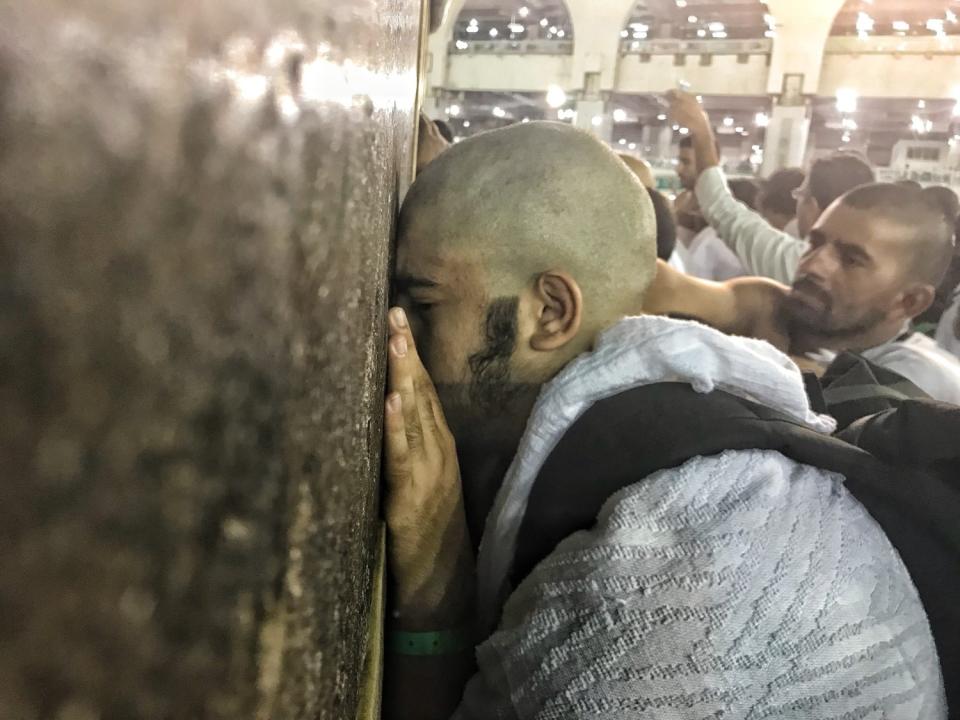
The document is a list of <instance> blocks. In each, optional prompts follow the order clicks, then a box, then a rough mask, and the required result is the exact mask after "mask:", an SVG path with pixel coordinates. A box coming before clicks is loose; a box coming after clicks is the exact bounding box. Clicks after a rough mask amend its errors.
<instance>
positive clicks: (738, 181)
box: [727, 178, 760, 210]
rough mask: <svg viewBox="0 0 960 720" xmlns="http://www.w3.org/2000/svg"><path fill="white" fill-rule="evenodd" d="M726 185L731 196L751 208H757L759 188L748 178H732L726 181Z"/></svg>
mask: <svg viewBox="0 0 960 720" xmlns="http://www.w3.org/2000/svg"><path fill="white" fill-rule="evenodd" d="M727 187H729V188H730V192H731V193H733V196H734V197H735V198H736V199H737V200H739V201H740V202H742V203H743V204H744V205H746V206H747V207H748V208H750V209H751V210H756V209H757V195H758V194H759V192H760V188H759V187H757V184H756V183H755V182H754V181H753V180H750V179H749V178H734V179H732V180H728V181H727Z"/></svg>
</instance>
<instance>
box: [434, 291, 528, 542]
mask: <svg viewBox="0 0 960 720" xmlns="http://www.w3.org/2000/svg"><path fill="white" fill-rule="evenodd" d="M519 305H520V300H519V298H517V297H505V298H498V299H496V300H494V301H493V302H491V303H490V305H489V307H488V308H487V314H486V318H485V319H484V323H483V336H484V345H483V347H482V348H481V349H480V350H479V351H478V352H476V353H473V354H472V355H470V357H469V358H468V359H467V365H468V367H469V369H470V380H469V382H468V383H462V384H450V383H447V384H438V385H437V394H438V396H439V398H440V404H441V406H442V407H443V412H444V415H445V417H446V419H447V424H448V425H449V427H450V430H451V432H452V433H453V435H454V438H456V442H457V455H458V456H459V460H460V473H461V476H462V479H463V493H464V504H465V507H466V512H467V523H468V525H469V529H470V535H471V538H472V539H473V542H474V544H475V545H476V544H477V543H479V541H480V534H481V532H482V530H483V523H484V521H485V519H486V516H487V513H488V512H489V510H490V507H491V506H492V505H493V500H494V497H495V496H496V493H497V490H498V489H499V487H500V483H501V482H502V481H503V477H504V475H505V474H506V471H507V468H508V467H509V465H510V462H511V461H512V460H513V456H514V455H515V454H516V450H517V446H518V445H519V443H520V438H521V437H522V435H523V431H524V430H525V428H526V424H527V418H528V417H529V415H530V411H531V409H532V407H533V404H534V403H535V402H536V398H537V395H538V394H539V392H540V385H539V384H536V383H518V382H515V381H512V380H511V379H510V359H511V358H512V357H513V353H514V350H516V346H517V310H518V308H519Z"/></svg>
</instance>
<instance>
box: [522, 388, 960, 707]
mask: <svg viewBox="0 0 960 720" xmlns="http://www.w3.org/2000/svg"><path fill="white" fill-rule="evenodd" d="M958 438H960V408H957V407H954V406H951V405H945V404H941V403H936V402H933V401H925V400H907V401H904V402H903V403H901V404H900V405H899V406H898V407H896V408H894V409H891V410H888V411H887V412H886V413H883V414H881V415H878V416H874V417H871V418H866V419H863V420H860V421H858V422H856V423H854V424H853V425H852V426H851V427H850V428H849V429H848V430H847V431H846V432H845V434H844V439H840V438H836V437H830V436H826V435H823V434H820V433H817V432H815V431H813V430H810V429H809V428H807V427H806V426H804V425H801V424H800V423H799V422H797V421H796V420H794V419H792V418H789V417H787V416H785V415H783V414H781V413H779V412H777V411H775V410H772V409H770V408H767V407H764V406H762V405H758V404H755V403H751V402H747V401H745V400H742V399H740V398H739V397H736V396H734V395H730V394H728V393H725V392H721V391H714V392H712V393H709V394H706V395H704V394H700V393H697V392H695V391H694V390H693V389H692V388H691V387H690V386H689V385H687V384H683V383H662V384H657V385H649V386H644V387H640V388H636V389H633V390H629V391H627V392H624V393H621V394H619V395H616V396H614V397H611V398H607V399H604V400H601V401H599V402H597V403H595V404H594V405H593V406H592V407H591V408H590V409H589V410H587V411H586V412H585V413H584V414H583V415H582V416H581V417H580V418H579V419H578V420H577V421H576V422H575V423H574V424H573V425H572V426H571V427H570V428H569V429H568V430H567V432H566V433H565V434H564V436H563V438H562V439H561V441H560V443H559V444H558V445H557V447H556V448H554V450H553V452H552V453H551V454H550V456H549V457H548V458H547V460H546V462H545V463H544V465H543V467H542V468H541V471H540V473H539V475H538V477H537V479H536V481H535V482H534V485H533V488H532V490H531V493H530V498H529V502H528V506H527V510H526V513H525V515H524V518H523V521H522V523H521V527H520V532H519V535H518V538H517V551H516V556H515V558H514V566H513V570H512V574H511V581H512V582H513V584H514V586H516V585H517V584H518V583H519V581H520V580H522V579H523V578H524V577H526V575H527V574H528V573H529V572H530V571H531V570H532V569H533V568H534V567H535V566H536V564H537V563H538V562H540V561H541V560H542V559H544V558H545V557H546V556H547V555H549V554H550V553H551V552H552V551H553V549H554V548H555V547H556V545H557V543H559V542H560V541H561V540H563V539H564V538H565V537H567V536H568V535H570V534H571V533H573V532H576V531H577V530H585V529H589V528H590V527H592V526H593V524H594V521H595V520H596V517H597V514H598V512H599V511H600V508H601V507H602V506H603V504H604V502H606V500H607V498H609V497H610V496H611V495H612V494H613V493H615V492H617V491H618V490H620V489H622V488H625V487H627V486H629V485H633V484H635V483H637V482H639V481H642V480H643V478H645V477H647V476H649V475H650V474H652V473H654V472H656V471H657V470H662V469H665V468H672V467H677V466H679V465H682V464H683V463H684V462H686V461H687V460H688V459H690V458H693V457H696V456H709V455H715V454H718V453H720V452H723V451H724V450H745V449H762V450H776V451H778V452H780V453H782V454H783V455H785V456H787V457H789V458H792V459H793V460H796V461H797V462H801V463H804V464H806V465H810V466H813V467H818V468H822V469H825V470H831V471H834V472H837V473H840V474H841V475H843V476H844V477H845V478H846V487H847V488H848V489H849V490H850V492H851V493H852V494H853V496H854V497H855V498H856V499H857V500H858V501H860V503H861V504H863V506H864V507H865V508H866V509H867V511H868V512H869V513H870V514H871V515H872V516H873V518H874V519H875V520H876V521H877V523H878V524H879V525H880V526H881V527H882V528H883V530H884V532H885V533H886V535H887V537H888V538H889V539H890V542H891V543H892V544H893V546H894V547H895V548H896V549H897V551H898V552H899V553H900V556H901V558H902V559H903V562H904V565H905V566H906V567H907V570H908V571H909V572H910V575H911V577H912V579H913V581H914V584H915V585H916V587H917V591H918V592H919V594H920V598H921V600H922V601H923V604H924V608H925V609H926V612H927V617H928V618H929V620H930V625H931V628H932V630H933V635H934V639H935V641H936V645H937V651H938V654H939V656H940V663H941V667H942V669H943V674H944V683H945V686H946V689H947V700H948V703H949V704H950V706H952V707H954V708H960V447H958V446H960V443H958V441H957V439H958ZM854 443H856V444H854ZM858 446H859V447H858ZM871 451H873V452H875V453H876V454H873V452H871Z"/></svg>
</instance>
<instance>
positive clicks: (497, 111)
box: [492, 105, 507, 118]
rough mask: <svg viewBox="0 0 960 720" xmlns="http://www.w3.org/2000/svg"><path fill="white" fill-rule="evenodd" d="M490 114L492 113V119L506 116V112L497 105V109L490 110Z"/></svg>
mask: <svg viewBox="0 0 960 720" xmlns="http://www.w3.org/2000/svg"><path fill="white" fill-rule="evenodd" d="M492 112H493V116H494V117H498V118H502V117H506V116H507V112H506V110H504V109H503V108H502V107H500V106H499V105H498V106H497V107H495V108H494V109H493V110H492Z"/></svg>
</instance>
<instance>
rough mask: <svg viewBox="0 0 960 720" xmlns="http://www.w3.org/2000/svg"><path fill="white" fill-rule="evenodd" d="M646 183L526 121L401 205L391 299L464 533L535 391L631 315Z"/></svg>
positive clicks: (643, 262)
mask: <svg viewBox="0 0 960 720" xmlns="http://www.w3.org/2000/svg"><path fill="white" fill-rule="evenodd" d="M656 232H657V231H656V222H655V220H654V210H653V204H652V202H651V200H650V196H649V195H648V194H647V191H646V189H645V188H644V187H643V185H641V183H640V181H639V180H638V179H637V178H636V177H635V176H634V174H633V173H632V172H630V170H629V169H628V168H627V166H626V165H624V163H623V162H622V161H621V160H620V158H618V157H617V156H616V154H614V153H613V152H612V151H611V150H610V149H609V148H608V147H607V146H606V145H604V144H603V143H602V142H600V141H599V140H598V139H597V138H595V137H594V136H592V135H590V134H588V133H585V132H582V131H580V130H575V129H573V128H571V127H570V126H568V125H562V124H559V123H549V122H532V123H524V124H519V125H513V126H511V127H508V128H504V129H502V130H494V131H492V132H488V133H483V134H480V135H476V136H474V137H472V138H470V139H468V140H465V141H463V142H460V143H457V144H456V145H454V146H453V147H452V148H450V149H449V150H447V151H446V152H444V153H443V154H442V155H440V156H439V157H438V158H437V159H436V160H434V161H433V162H432V163H430V165H428V166H427V167H426V169H425V170H424V171H423V172H422V173H421V174H420V175H419V176H418V177H417V180H416V182H415V183H414V184H413V186H412V187H411V189H410V192H409V193H408V194H407V197H406V198H405V199H404V203H403V208H402V209H401V213H400V225H399V233H398V237H397V272H396V278H395V282H394V292H395V295H396V302H397V304H399V305H400V306H401V307H403V308H404V309H405V310H406V311H407V316H408V317H409V319H410V325H411V329H412V331H413V334H414V337H415V338H416V342H417V351H418V354H419V355H420V357H421V359H422V360H423V362H424V366H425V367H426V369H427V371H428V372H429V373H430V376H431V378H432V379H433V382H434V384H435V385H436V388H437V393H438V396H439V398H440V403H441V405H442V406H443V411H444V415H445V416H446V418H447V422H448V424H449V426H450V429H451V431H452V432H453V434H454V436H455V438H456V441H457V451H458V454H459V456H460V460H461V463H460V467H461V472H462V473H463V487H464V496H465V501H466V505H467V516H468V519H469V522H470V524H471V528H472V529H473V530H477V528H479V527H482V520H483V518H484V517H485V516H486V510H487V509H488V508H489V503H490V502H491V501H492V496H493V495H492V493H493V492H495V490H496V487H497V483H499V481H500V479H501V478H502V477H503V473H504V471H505V470H506V468H505V466H504V467H500V466H499V465H497V466H496V467H488V465H489V463H490V459H491V458H494V459H496V458H503V459H505V460H506V461H507V462H509V460H510V459H511V458H512V457H513V451H515V449H516V443H517V442H519V439H520V436H521V434H522V433H523V428H524V427H525V426H526V421H527V417H528V416H529V413H530V409H531V408H532V407H533V403H534V401H535V400H536V397H537V395H538V394H539V390H540V387H541V386H542V384H543V383H545V382H548V381H549V380H550V379H551V378H553V377H555V376H556V374H557V373H559V372H560V371H561V370H562V369H563V368H564V367H566V366H567V364H569V363H570V362H571V361H573V360H574V359H575V358H576V357H577V356H579V355H580V354H582V353H583V352H586V351H588V350H589V349H590V348H591V347H592V346H593V344H594V341H595V339H596V337H597V335H598V333H600V332H601V331H603V330H605V329H606V328H608V327H609V326H611V325H613V324H615V323H616V322H617V321H618V320H620V319H621V318H622V317H624V316H627V315H636V314H638V313H640V312H642V308H643V300H644V294H645V293H646V291H647V289H648V287H649V286H650V284H651V282H652V280H653V276H654V274H655V272H656Z"/></svg>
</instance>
